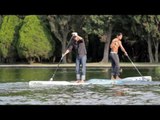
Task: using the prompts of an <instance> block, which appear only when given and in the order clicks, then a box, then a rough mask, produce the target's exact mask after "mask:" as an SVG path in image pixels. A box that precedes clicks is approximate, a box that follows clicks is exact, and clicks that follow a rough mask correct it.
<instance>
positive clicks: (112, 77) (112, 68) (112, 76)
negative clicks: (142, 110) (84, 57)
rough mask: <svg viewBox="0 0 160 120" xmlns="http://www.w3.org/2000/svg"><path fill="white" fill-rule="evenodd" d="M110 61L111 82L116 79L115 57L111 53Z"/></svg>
mask: <svg viewBox="0 0 160 120" xmlns="http://www.w3.org/2000/svg"><path fill="white" fill-rule="evenodd" d="M110 59H111V66H112V67H111V80H114V79H115V74H116V73H115V57H114V53H110Z"/></svg>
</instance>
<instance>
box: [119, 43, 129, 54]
mask: <svg viewBox="0 0 160 120" xmlns="http://www.w3.org/2000/svg"><path fill="white" fill-rule="evenodd" d="M119 46H120V48H121V50H122V51H123V52H124V54H125V55H126V56H128V54H127V52H126V50H125V49H124V47H123V45H122V43H121V41H119Z"/></svg>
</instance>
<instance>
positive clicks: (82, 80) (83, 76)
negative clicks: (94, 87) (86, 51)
mask: <svg viewBox="0 0 160 120" xmlns="http://www.w3.org/2000/svg"><path fill="white" fill-rule="evenodd" d="M86 61H87V56H86V55H85V56H83V57H82V58H81V64H82V76H81V82H84V81H85V80H86Z"/></svg>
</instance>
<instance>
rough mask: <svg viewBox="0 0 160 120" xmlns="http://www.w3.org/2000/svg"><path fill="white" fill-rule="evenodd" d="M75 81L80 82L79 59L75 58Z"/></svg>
mask: <svg viewBox="0 0 160 120" xmlns="http://www.w3.org/2000/svg"><path fill="white" fill-rule="evenodd" d="M76 79H77V82H79V81H80V79H81V78H80V59H79V57H76Z"/></svg>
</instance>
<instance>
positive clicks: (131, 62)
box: [127, 55, 143, 77]
mask: <svg viewBox="0 0 160 120" xmlns="http://www.w3.org/2000/svg"><path fill="white" fill-rule="evenodd" d="M127 57H128V59H129V60H130V62H131V63H132V65H133V66H134V67H135V69H136V70H137V72H138V73H139V74H140V76H142V77H143V75H142V74H141V73H140V71H139V70H138V68H137V67H136V66H135V64H134V63H133V62H132V60H131V58H130V57H129V56H128V55H127Z"/></svg>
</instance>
